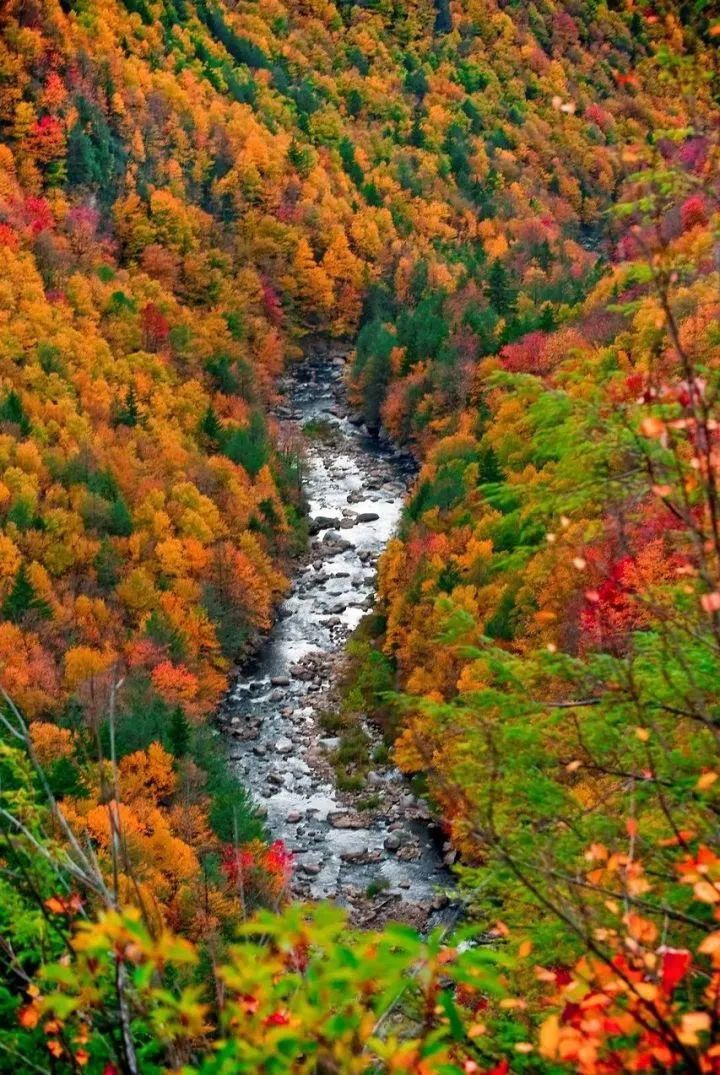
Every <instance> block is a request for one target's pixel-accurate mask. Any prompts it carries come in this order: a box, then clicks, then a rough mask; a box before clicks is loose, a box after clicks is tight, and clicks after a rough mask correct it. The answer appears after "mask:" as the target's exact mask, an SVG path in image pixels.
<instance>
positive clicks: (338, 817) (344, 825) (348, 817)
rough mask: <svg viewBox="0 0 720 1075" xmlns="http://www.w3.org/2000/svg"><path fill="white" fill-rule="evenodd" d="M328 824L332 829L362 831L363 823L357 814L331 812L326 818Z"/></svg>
mask: <svg viewBox="0 0 720 1075" xmlns="http://www.w3.org/2000/svg"><path fill="white" fill-rule="evenodd" d="M327 819H328V822H329V823H330V824H331V825H332V827H333V828H334V829H363V828H365V822H364V821H363V820H362V818H361V817H360V816H359V814H355V813H351V812H350V811H343V810H333V811H332V812H331V813H329V814H328V816H327Z"/></svg>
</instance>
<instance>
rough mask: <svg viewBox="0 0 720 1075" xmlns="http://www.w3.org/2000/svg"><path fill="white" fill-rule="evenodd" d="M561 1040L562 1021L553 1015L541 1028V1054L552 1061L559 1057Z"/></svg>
mask: <svg viewBox="0 0 720 1075" xmlns="http://www.w3.org/2000/svg"><path fill="white" fill-rule="evenodd" d="M559 1040H560V1021H559V1019H558V1017H557V1015H551V1016H550V1018H549V1019H546V1020H545V1022H544V1023H543V1025H542V1026H541V1027H540V1053H541V1055H542V1056H546V1057H548V1059H550V1060H552V1059H554V1058H555V1056H557V1047H558V1042H559Z"/></svg>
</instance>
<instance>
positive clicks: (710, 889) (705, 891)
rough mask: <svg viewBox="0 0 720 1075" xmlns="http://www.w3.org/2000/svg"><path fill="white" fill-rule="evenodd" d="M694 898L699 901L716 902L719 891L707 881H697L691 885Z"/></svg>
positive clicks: (719, 898) (719, 896) (718, 898)
mask: <svg viewBox="0 0 720 1075" xmlns="http://www.w3.org/2000/svg"><path fill="white" fill-rule="evenodd" d="M693 892H694V893H695V899H696V900H700V902H701V903H717V902H718V901H719V900H720V892H718V890H717V888H716V887H715V885H712V884H710V882H709V881H698V882H697V884H696V885H693Z"/></svg>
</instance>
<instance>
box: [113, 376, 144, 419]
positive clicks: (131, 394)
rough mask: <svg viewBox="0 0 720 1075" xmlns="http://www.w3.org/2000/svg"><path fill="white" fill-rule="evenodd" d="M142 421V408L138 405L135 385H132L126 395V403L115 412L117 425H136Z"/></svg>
mask: <svg viewBox="0 0 720 1075" xmlns="http://www.w3.org/2000/svg"><path fill="white" fill-rule="evenodd" d="M139 421H140V409H139V407H138V401H137V394H136V392H135V386H134V385H132V384H131V385H130V387H129V388H128V390H127V395H126V396H125V403H124V405H123V406H122V407H119V408H118V409H117V411H116V413H115V425H116V426H130V427H133V426H136V425H137V424H138V423H139Z"/></svg>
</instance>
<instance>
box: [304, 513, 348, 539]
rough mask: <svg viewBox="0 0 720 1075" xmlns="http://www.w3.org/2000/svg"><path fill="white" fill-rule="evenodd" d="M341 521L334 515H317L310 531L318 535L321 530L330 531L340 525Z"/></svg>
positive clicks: (310, 526)
mask: <svg viewBox="0 0 720 1075" xmlns="http://www.w3.org/2000/svg"><path fill="white" fill-rule="evenodd" d="M340 521H341V520H340V519H338V518H337V517H335V516H333V515H316V516H315V518H314V519H311V520H310V524H309V530H310V533H311V534H318V533H319V532H320V531H321V530H330V529H332V528H333V527H336V526H339V525H340Z"/></svg>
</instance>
